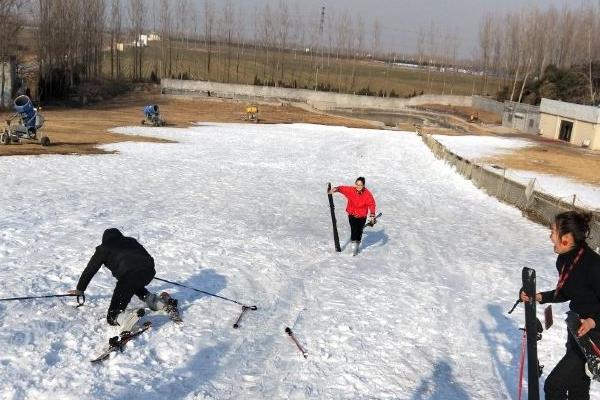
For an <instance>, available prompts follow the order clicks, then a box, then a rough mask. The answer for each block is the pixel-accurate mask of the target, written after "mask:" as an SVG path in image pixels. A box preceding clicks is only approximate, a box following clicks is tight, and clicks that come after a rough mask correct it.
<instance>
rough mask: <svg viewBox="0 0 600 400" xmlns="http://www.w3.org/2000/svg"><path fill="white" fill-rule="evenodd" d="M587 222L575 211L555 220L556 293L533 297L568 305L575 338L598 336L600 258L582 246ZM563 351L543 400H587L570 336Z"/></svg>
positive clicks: (586, 388) (583, 374)
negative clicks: (577, 321) (576, 320)
mask: <svg viewBox="0 0 600 400" xmlns="http://www.w3.org/2000/svg"><path fill="white" fill-rule="evenodd" d="M590 221H591V215H590V214H584V213H578V212H575V211H568V212H564V213H561V214H558V215H557V216H556V217H555V219H554V222H553V223H552V225H551V233H550V240H551V241H552V244H553V245H554V252H555V253H556V254H558V257H557V259H556V269H557V270H558V274H559V277H558V283H557V285H556V289H554V290H550V291H547V292H541V293H536V295H535V300H536V301H537V302H539V303H540V304H543V303H563V302H566V301H570V303H569V309H570V310H572V311H575V312H576V313H577V314H579V316H580V318H581V326H580V328H579V331H578V332H577V333H578V335H579V336H583V335H585V334H586V333H588V332H589V331H590V330H594V331H596V332H600V255H598V254H597V253H595V252H594V251H593V250H592V249H591V248H590V247H589V246H588V244H587V243H586V238H587V237H588V235H589V232H590V225H589V224H590ZM521 300H523V301H529V297H528V296H527V295H526V294H525V292H521ZM566 348H567V352H566V354H565V355H564V357H563V358H562V359H561V360H560V361H559V362H558V364H556V367H554V369H553V370H552V372H551V373H550V375H548V378H547V379H546V383H545V384H544V392H545V394H546V400H559V399H560V400H566V399H577V400H589V398H590V378H589V377H588V376H587V375H586V372H585V363H586V360H585V356H584V355H583V352H582V351H581V349H580V348H579V346H578V345H577V342H576V340H575V338H574V337H573V336H571V334H570V333H568V338H567V344H566Z"/></svg>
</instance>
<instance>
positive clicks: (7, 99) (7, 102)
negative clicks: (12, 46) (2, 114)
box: [0, 63, 13, 108]
mask: <svg viewBox="0 0 600 400" xmlns="http://www.w3.org/2000/svg"><path fill="white" fill-rule="evenodd" d="M3 73H4V91H2V74H3ZM12 75H13V74H12V69H11V66H10V64H9V63H0V108H2V107H4V108H10V107H12Z"/></svg>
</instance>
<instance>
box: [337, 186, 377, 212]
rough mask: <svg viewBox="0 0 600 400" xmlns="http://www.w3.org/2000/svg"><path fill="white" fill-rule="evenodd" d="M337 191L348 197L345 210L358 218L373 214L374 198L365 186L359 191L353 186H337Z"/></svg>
mask: <svg viewBox="0 0 600 400" xmlns="http://www.w3.org/2000/svg"><path fill="white" fill-rule="evenodd" d="M337 191H338V192H340V193H341V194H343V195H344V196H345V197H346V198H347V199H348V205H347V206H346V212H347V213H348V214H350V215H353V216H355V217H358V218H366V217H367V216H368V215H369V210H371V214H372V215H375V199H374V198H373V195H372V194H371V192H369V190H368V189H367V188H364V189H363V190H362V191H361V192H359V191H358V190H356V188H355V187H354V186H338V187H337Z"/></svg>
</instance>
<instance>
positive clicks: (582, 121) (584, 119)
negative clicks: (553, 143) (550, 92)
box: [540, 99, 600, 150]
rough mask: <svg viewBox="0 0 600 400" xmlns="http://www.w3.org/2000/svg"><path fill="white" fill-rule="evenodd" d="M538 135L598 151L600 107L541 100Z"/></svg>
mask: <svg viewBox="0 0 600 400" xmlns="http://www.w3.org/2000/svg"><path fill="white" fill-rule="evenodd" d="M540 134H541V135H542V136H544V137H546V138H549V139H556V140H563V141H565V142H569V143H572V144H574V145H577V146H582V147H588V148H590V149H592V150H600V107H594V106H584V105H580V104H573V103H565V102H563V101H557V100H549V99H542V102H541V103H540Z"/></svg>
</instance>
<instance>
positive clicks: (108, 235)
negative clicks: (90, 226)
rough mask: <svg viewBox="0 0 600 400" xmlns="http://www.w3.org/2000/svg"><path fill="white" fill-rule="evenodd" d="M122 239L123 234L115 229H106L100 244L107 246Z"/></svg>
mask: <svg viewBox="0 0 600 400" xmlns="http://www.w3.org/2000/svg"><path fill="white" fill-rule="evenodd" d="M122 238H123V234H122V233H121V231H120V230H118V229H117V228H108V229H107V230H105V231H104V234H103V235H102V244H103V245H109V244H111V243H113V242H116V241H119V240H120V239H122Z"/></svg>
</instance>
